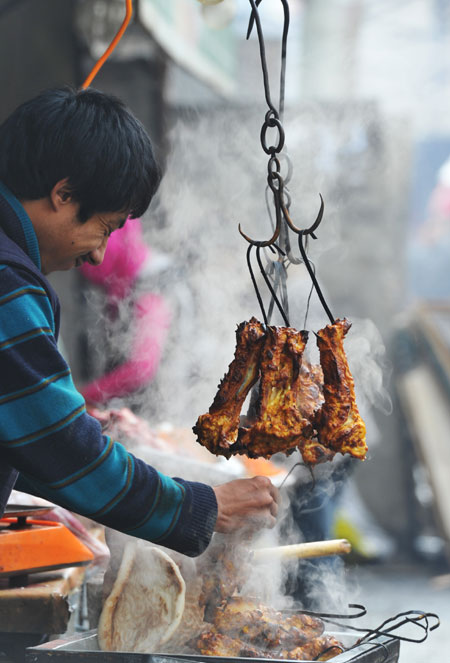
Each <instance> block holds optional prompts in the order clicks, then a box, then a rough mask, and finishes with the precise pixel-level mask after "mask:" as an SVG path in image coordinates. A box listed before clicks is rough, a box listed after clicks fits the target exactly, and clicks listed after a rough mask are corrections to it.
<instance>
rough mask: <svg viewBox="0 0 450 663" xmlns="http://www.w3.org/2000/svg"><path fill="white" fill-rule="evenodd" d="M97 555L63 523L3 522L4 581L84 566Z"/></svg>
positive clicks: (0, 564)
mask: <svg viewBox="0 0 450 663" xmlns="http://www.w3.org/2000/svg"><path fill="white" fill-rule="evenodd" d="M93 559H94V555H93V553H92V552H91V551H90V550H89V548H87V547H86V546H85V545H84V543H82V542H81V541H80V540H79V539H78V538H77V537H76V536H75V535H74V534H72V532H71V531H70V530H69V529H68V528H67V527H66V526H65V525H63V524H62V523H58V522H54V521H49V520H34V519H27V520H25V521H24V522H23V523H20V524H18V520H17V519H16V518H1V519H0V577H2V576H14V575H22V574H26V573H36V572H37V571H49V570H52V569H60V568H64V567H67V566H82V565H85V564H89V562H90V561H92V560H93Z"/></svg>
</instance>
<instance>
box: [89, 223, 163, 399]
mask: <svg viewBox="0 0 450 663" xmlns="http://www.w3.org/2000/svg"><path fill="white" fill-rule="evenodd" d="M150 256H151V251H150V249H149V247H148V246H147V245H146V244H145V242H144V239H143V236H142V229H141V222H140V220H139V219H128V220H127V222H126V224H125V226H124V227H123V228H122V229H121V230H117V231H116V232H114V233H113V234H112V235H111V237H110V239H109V240H108V246H107V248H106V253H105V257H104V259H103V262H102V264H101V265H98V266H94V265H89V264H87V263H85V264H84V265H82V266H81V267H80V270H81V273H82V274H83V275H84V276H85V277H86V278H87V279H89V281H91V282H92V283H94V284H96V285H99V286H102V287H103V288H104V289H105V291H106V294H107V296H108V298H109V299H110V300H112V301H115V302H118V301H119V300H122V299H124V298H125V297H127V296H129V295H130V294H131V293H132V290H133V285H134V283H135V281H136V279H137V277H138V276H139V273H140V271H141V269H142V268H143V266H144V264H145V263H146V262H147V261H148V259H149V258H150ZM169 326H170V311H169V308H168V307H167V305H166V303H165V301H164V299H163V298H162V297H161V296H160V295H157V294H153V293H143V294H141V295H139V296H137V297H136V299H135V301H134V302H133V309H132V311H131V316H130V327H131V329H132V330H133V333H132V340H131V343H130V354H129V357H128V359H127V360H126V361H125V362H124V363H123V364H121V365H120V366H118V367H117V368H115V369H113V370H112V371H110V372H109V373H107V374H106V375H103V376H101V377H100V378H98V379H96V380H94V381H93V382H91V383H89V384H88V385H86V386H85V387H83V388H82V389H80V392H81V393H82V394H83V396H84V398H85V400H86V401H87V402H88V403H95V404H105V403H107V402H108V401H109V400H111V399H112V398H114V397H117V398H121V397H124V396H128V395H130V394H132V393H134V392H136V391H137V390H139V389H141V388H142V387H144V386H145V385H146V384H147V383H148V382H149V381H150V380H151V379H152V378H153V376H154V375H155V373H156V371H157V368H158V364H159V361H160V359H161V355H162V350H163V346H164V342H165V340H166V337H167V332H168V329H169Z"/></svg>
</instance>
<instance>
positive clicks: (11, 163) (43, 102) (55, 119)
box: [0, 87, 161, 221]
mask: <svg viewBox="0 0 450 663" xmlns="http://www.w3.org/2000/svg"><path fill="white" fill-rule="evenodd" d="M66 177H67V178H68V183H69V187H70V191H71V194H72V196H73V199H74V200H75V201H76V202H78V203H79V204H80V214H79V216H80V220H81V221H86V219H88V218H89V217H90V216H92V215H93V214H96V213H98V212H120V211H124V212H128V213H129V215H130V216H131V217H133V218H136V217H139V216H141V215H142V214H143V213H144V212H145V210H146V209H147V207H148V206H149V204H150V201H151V199H152V197H153V195H154V194H155V192H156V190H157V188H158V185H159V182H160V179H161V173H160V170H159V168H158V166H157V164H156V161H155V158H154V155H153V149H152V145H151V141H150V138H149V136H148V134H147V132H146V130H145V129H144V127H143V126H142V124H141V123H140V122H139V120H137V119H136V118H135V117H134V115H133V114H132V113H131V111H130V110H129V109H128V108H126V106H125V105H124V104H123V103H122V102H121V101H120V100H119V99H117V98H116V97H114V96H111V95H108V94H104V93H103V92H99V91H98V90H94V89H92V88H87V89H86V90H74V89H72V88H70V87H64V88H58V89H51V90H45V91H44V92H41V93H40V94H39V95H38V96H37V97H35V98H33V99H31V100H30V101H27V102H25V103H24V104H22V105H21V106H19V107H18V108H17V109H16V110H15V111H14V112H13V113H12V114H11V115H10V116H9V117H8V118H7V119H6V120H5V122H3V124H2V125H1V126H0V180H2V181H3V182H4V184H5V185H6V186H7V187H8V188H9V189H10V190H11V191H12V193H13V194H14V195H15V196H16V198H18V199H19V200H36V199H39V198H44V197H46V196H48V195H49V193H50V191H51V190H52V188H53V186H54V185H55V184H56V183H57V182H58V181H59V180H62V179H64V178H66Z"/></svg>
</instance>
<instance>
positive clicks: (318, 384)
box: [297, 361, 335, 465]
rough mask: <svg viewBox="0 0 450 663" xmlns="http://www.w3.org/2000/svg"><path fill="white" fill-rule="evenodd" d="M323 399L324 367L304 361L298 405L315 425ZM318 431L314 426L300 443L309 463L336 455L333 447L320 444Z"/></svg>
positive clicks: (302, 452)
mask: <svg viewBox="0 0 450 663" xmlns="http://www.w3.org/2000/svg"><path fill="white" fill-rule="evenodd" d="M323 401H324V398H323V371H322V367H321V366H317V365H315V364H310V363H309V362H307V361H303V362H302V367H301V371H300V389H299V392H298V399H297V405H298V408H299V410H300V412H301V414H302V416H303V417H305V419H308V421H310V422H311V423H312V424H313V426H314V423H315V420H316V417H317V415H318V413H319V412H320V409H321V406H322V404H323ZM316 433H317V432H316V431H315V429H314V428H312V429H311V435H310V436H309V437H308V436H306V435H305V436H304V437H303V439H302V440H301V441H300V443H299V445H298V448H299V451H300V453H301V454H302V458H303V461H304V463H306V464H307V465H317V464H318V463H323V462H325V461H327V460H332V459H333V457H334V455H335V452H334V451H333V450H332V449H327V447H325V446H324V445H323V444H320V442H319V441H318V439H317V434H316Z"/></svg>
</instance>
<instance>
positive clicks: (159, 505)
mask: <svg viewBox="0 0 450 663" xmlns="http://www.w3.org/2000/svg"><path fill="white" fill-rule="evenodd" d="M158 475H159V479H160V481H161V490H160V492H159V496H158V498H157V501H155V503H154V504H153V505H152V506H151V508H150V509H149V513H148V518H147V521H146V522H145V523H142V524H141V525H140V526H138V527H136V528H134V529H131V530H127V534H132V535H133V536H137V537H142V538H145V539H148V538H150V539H151V540H152V541H155V542H156V541H157V540H158V539H162V538H164V537H166V536H168V534H170V532H171V531H172V529H173V528H174V527H175V525H176V524H177V522H178V518H179V516H180V511H181V507H182V506H183V501H184V488H183V486H181V485H180V484H179V483H177V482H176V481H174V480H173V479H171V478H170V477H166V476H165V475H164V474H160V473H159V472H158Z"/></svg>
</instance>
